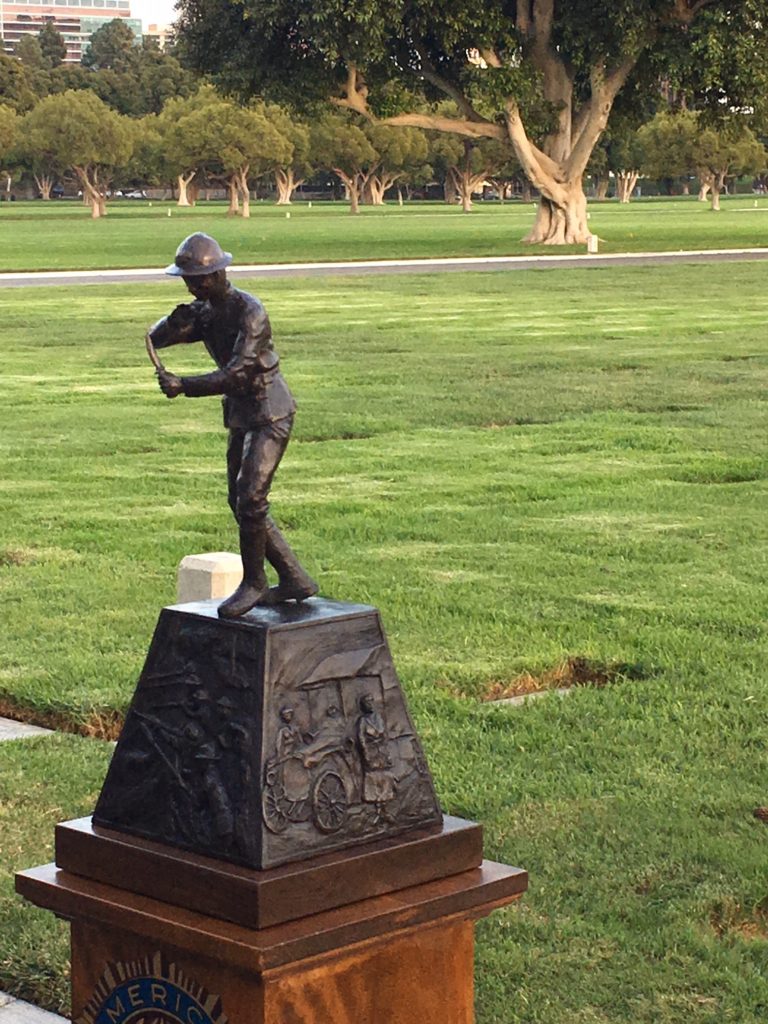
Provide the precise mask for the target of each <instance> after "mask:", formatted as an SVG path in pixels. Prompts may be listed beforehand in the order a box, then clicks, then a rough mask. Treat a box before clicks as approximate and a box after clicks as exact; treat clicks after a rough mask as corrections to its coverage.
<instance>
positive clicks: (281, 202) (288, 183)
mask: <svg viewBox="0 0 768 1024" xmlns="http://www.w3.org/2000/svg"><path fill="white" fill-rule="evenodd" d="M304 180H305V179H304V178H299V179H298V180H297V179H296V178H295V177H294V175H293V168H292V167H287V168H286V169H285V170H277V171H275V187H276V188H277V205H278V206H288V205H289V204H290V203H291V202H292V200H293V193H294V192H295V191H296V189H297V188H298V187H299V185H303V184H304Z"/></svg>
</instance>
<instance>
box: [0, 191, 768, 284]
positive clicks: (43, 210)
mask: <svg viewBox="0 0 768 1024" xmlns="http://www.w3.org/2000/svg"><path fill="white" fill-rule="evenodd" d="M109 210H110V212H109V215H108V216H107V217H106V218H105V219H104V220H102V221H97V222H94V221H92V220H91V219H90V215H89V212H88V210H87V209H86V208H85V207H83V206H82V204H81V203H78V202H72V201H52V202H50V203H43V202H33V203H21V202H19V203H2V204H0V241H1V242H2V245H0V271H9V270H61V269H70V268H100V267H144V266H148V267H153V266H158V267H163V266H165V265H166V264H168V263H169V262H170V261H171V259H172V258H173V253H174V252H175V250H176V246H177V245H178V243H179V240H180V239H181V238H182V237H184V235H186V234H189V233H190V232H192V231H200V230H203V231H208V232H209V233H210V234H213V235H214V236H215V237H216V238H217V239H219V241H220V242H221V244H222V245H223V246H224V247H225V248H228V249H230V250H231V251H232V252H233V253H234V254H235V258H236V261H237V262H239V263H292V262H305V261H309V262H313V261H314V262H317V261H323V260H365V259H376V258H379V259H403V258H412V257H441V256H506V255H519V254H528V255H530V254H536V253H546V254H549V255H551V254H552V253H553V252H558V253H560V252H562V253H568V252H583V251H584V246H577V247H574V246H572V247H564V248H557V249H552V248H551V247H547V246H534V247H531V246H528V245H525V244H524V243H523V242H522V241H521V239H522V238H523V237H524V236H525V234H526V233H527V232H528V230H529V229H530V227H531V224H532V222H533V217H534V213H535V210H534V206H533V205H532V204H531V205H528V204H522V203H505V204H504V205H503V206H502V205H499V204H498V203H485V204H483V203H479V202H478V203H476V204H475V208H474V210H473V211H472V213H471V214H469V215H467V214H464V213H463V212H462V211H461V209H460V208H458V207H450V206H445V205H443V204H441V203H413V204H408V205H406V206H404V207H399V206H397V204H389V205H387V206H385V207H381V208H372V207H371V208H367V209H366V208H363V210H362V212H361V213H360V214H359V215H358V216H357V217H352V216H350V215H349V213H348V208H347V206H346V205H345V204H343V203H314V204H313V205H312V207H311V208H310V207H309V206H308V205H307V204H305V203H301V204H295V205H294V206H293V207H292V209H291V210H290V218H287V217H286V210H285V208H282V207H277V206H274V205H272V204H271V203H255V204H254V205H253V207H252V216H251V218H250V220H242V219H241V218H237V217H235V218H229V217H227V215H226V206H225V205H224V204H222V203H205V202H202V203H200V205H199V206H197V207H195V208H194V209H187V210H184V209H179V208H178V207H176V206H175V205H174V204H171V203H162V202H154V203H152V204H151V205H150V204H149V203H147V202H142V201H129V200H123V201H119V200H117V201H113V202H112V203H110V205H109ZM169 212H170V216H169ZM767 217H768V198H766V197H762V198H760V199H755V198H754V197H753V196H741V195H740V196H733V197H731V198H727V199H724V200H723V209H722V210H721V211H720V212H719V213H715V212H713V211H712V210H711V209H710V208H709V206H708V205H707V204H706V203H699V202H697V200H696V199H695V198H690V199H678V200H668V199H657V200H642V201H640V202H633V203H631V204H630V205H629V206H620V205H619V204H617V203H615V202H604V203H593V204H592V206H591V220H590V225H591V228H592V230H593V232H594V233H596V234H597V235H599V237H600V239H601V243H600V250H601V252H633V251H644V250H677V249H712V248H714V249H718V248H726V249H733V248H753V247H755V246H764V245H765V244H766V229H767V228H768V220H767V219H766V218H767Z"/></svg>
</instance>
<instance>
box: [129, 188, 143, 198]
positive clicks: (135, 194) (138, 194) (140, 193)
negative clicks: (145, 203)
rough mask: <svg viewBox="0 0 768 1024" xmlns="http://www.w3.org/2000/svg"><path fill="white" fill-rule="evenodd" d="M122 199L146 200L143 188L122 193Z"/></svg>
mask: <svg viewBox="0 0 768 1024" xmlns="http://www.w3.org/2000/svg"><path fill="white" fill-rule="evenodd" d="M123 198H124V199H147V198H148V196H147V193H146V192H145V191H144V189H143V188H134V189H132V190H131V191H130V192H123Z"/></svg>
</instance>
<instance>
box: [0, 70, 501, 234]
mask: <svg viewBox="0 0 768 1024" xmlns="http://www.w3.org/2000/svg"><path fill="white" fill-rule="evenodd" d="M356 122H357V123H356ZM494 150H495V151H496V152H494ZM499 150H500V147H499V146H497V145H496V146H488V145H471V144H469V143H468V142H466V141H463V140H460V139H458V138H456V139H447V138H445V137H444V136H440V135H436V134H435V133H428V132H424V131H421V130H419V129H415V128H391V127H386V126H381V125H374V124H370V123H368V122H366V121H363V120H362V119H360V118H355V117H353V116H350V115H348V114H346V113H344V112H342V111H339V112H328V113H326V114H325V115H324V116H322V117H318V118H315V119H314V120H313V121H311V122H306V121H304V122H303V121H300V120H298V119H297V118H296V117H294V116H291V114H290V113H289V112H288V111H287V110H285V109H284V108H281V107H279V106H276V105H274V104H265V103H251V104H249V105H247V106H245V107H242V106H240V105H239V104H236V103H234V102H232V101H230V100H226V99H224V98H222V97H221V96H220V95H218V93H217V92H216V91H215V90H214V89H213V88H212V87H211V86H203V87H202V88H200V89H199V90H198V92H196V93H195V94H194V95H192V96H190V97H187V98H181V97H179V98H176V99H172V100H170V101H168V102H167V103H166V104H165V106H164V107H163V109H162V110H161V112H160V114H158V115H154V114H150V115H147V116H145V117H143V118H131V117H127V116H125V115H122V114H119V113H118V112H117V111H115V110H113V109H111V108H110V107H108V106H107V105H106V104H105V103H104V102H103V101H102V100H100V99H99V98H98V96H96V95H95V93H94V92H92V91H90V90H79V91H78V90H68V91H67V92H64V93H60V94H58V93H57V94H52V95H49V96H46V97H45V98H44V99H42V100H40V102H39V103H38V104H37V105H36V106H34V107H33V108H32V109H31V110H30V111H28V112H27V113H25V114H18V113H16V112H15V111H13V110H12V109H11V108H10V107H8V106H2V105H0V163H2V166H4V167H6V168H9V169H10V170H12V171H14V172H15V173H17V174H20V173H28V174H31V175H32V176H33V177H34V181H35V183H36V186H37V188H38V190H39V192H40V193H41V195H42V196H43V198H44V199H48V198H50V195H51V188H52V186H53V184H54V183H55V182H56V181H57V180H60V179H61V178H64V177H67V176H73V177H75V178H76V179H77V181H78V183H79V185H80V188H81V190H82V192H83V195H84V197H85V199H86V200H87V201H88V202H90V204H91V207H92V215H93V216H94V217H100V216H103V215H104V213H105V212H106V202H107V193H108V191H109V189H110V187H111V186H112V184H113V183H114V182H115V181H116V180H118V176H119V181H120V183H121V184H127V183H130V182H140V183H141V184H147V183H149V184H155V185H167V184H173V185H174V186H175V188H176V189H177V190H178V203H179V205H181V206H188V205H190V204H192V203H193V202H194V201H195V198H196V194H197V191H198V189H199V187H200V186H201V185H206V184H207V185H210V184H211V183H215V184H223V185H225V186H226V187H227V188H228V190H229V197H230V205H229V209H230V212H231V213H240V214H241V215H242V216H245V217H247V216H249V213H250V196H251V192H252V190H253V187H254V183H255V182H256V181H258V180H260V179H264V178H266V177H269V178H271V179H272V180H273V181H274V185H275V189H276V192H277V195H278V202H279V203H283V204H284V203H289V202H290V201H291V197H292V195H293V193H294V191H295V189H296V188H297V187H298V186H299V185H301V184H303V183H304V181H305V180H306V179H307V178H308V177H309V176H311V175H313V174H316V173H317V172H318V171H321V170H323V171H330V172H333V173H334V174H336V175H337V177H338V178H339V179H340V180H341V181H342V182H343V183H344V186H345V188H346V191H347V194H348V196H349V200H350V209H351V211H352V212H353V213H355V212H357V210H358V207H359V204H360V203H361V202H368V203H371V204H374V205H376V204H380V203H382V202H383V198H384V193H385V192H386V191H387V190H388V189H389V188H391V187H392V186H393V185H394V184H395V183H397V182H399V181H404V180H406V179H407V181H408V183H409V185H413V184H426V183H427V182H428V181H430V180H431V179H432V177H433V176H434V175H435V174H438V175H440V176H441V177H442V178H444V179H445V180H446V182H447V189H448V193H449V196H450V197H452V196H453V194H456V195H458V196H460V197H461V199H462V201H463V202H464V204H465V207H466V208H469V205H470V204H471V196H472V192H473V190H474V189H475V188H476V187H477V184H478V182H479V181H482V180H484V179H485V178H486V177H487V176H488V175H489V174H490V173H491V171H492V170H495V171H496V172H497V173H498V172H500V171H502V170H504V169H505V160H506V161H510V160H511V159H512V152H511V149H509V148H507V151H506V152H505V153H504V152H499ZM506 169H507V170H508V171H509V172H510V173H511V172H512V171H513V169H514V168H513V167H512V165H511V164H508V165H507V168H506Z"/></svg>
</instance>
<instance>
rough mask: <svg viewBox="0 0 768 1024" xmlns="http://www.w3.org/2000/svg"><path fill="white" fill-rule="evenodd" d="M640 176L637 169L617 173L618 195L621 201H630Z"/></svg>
mask: <svg viewBox="0 0 768 1024" xmlns="http://www.w3.org/2000/svg"><path fill="white" fill-rule="evenodd" d="M639 177H640V175H639V174H638V172H637V171H619V172H618V174H617V175H616V197H617V198H618V200H619V202H620V203H628V202H629V201H630V199H631V198H632V193H633V192H634V191H635V185H636V184H637V179H638V178H639Z"/></svg>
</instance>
